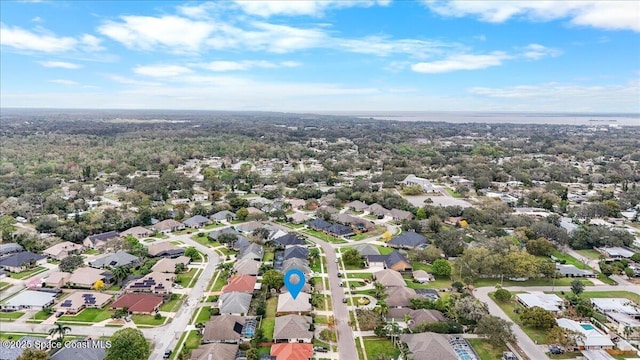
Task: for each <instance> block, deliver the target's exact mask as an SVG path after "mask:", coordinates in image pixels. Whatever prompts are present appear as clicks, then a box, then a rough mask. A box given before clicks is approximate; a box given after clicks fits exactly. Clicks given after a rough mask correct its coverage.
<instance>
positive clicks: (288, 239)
mask: <svg viewBox="0 0 640 360" xmlns="http://www.w3.org/2000/svg"><path fill="white" fill-rule="evenodd" d="M273 242H274V244H275V245H276V246H281V247H286V246H290V245H305V244H306V243H305V242H304V240H302V239H300V238H299V237H298V236H297V235H295V234H287V235H284V236H281V237H279V238H276V239H273Z"/></svg>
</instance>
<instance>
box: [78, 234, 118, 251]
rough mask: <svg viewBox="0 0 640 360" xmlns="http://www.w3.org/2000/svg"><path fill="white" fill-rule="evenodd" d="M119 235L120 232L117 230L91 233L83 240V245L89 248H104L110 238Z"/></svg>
mask: <svg viewBox="0 0 640 360" xmlns="http://www.w3.org/2000/svg"><path fill="white" fill-rule="evenodd" d="M119 237H120V234H119V233H118V232H117V231H109V232H105V233H101V234H95V235H89V236H87V237H86V238H85V239H84V241H82V245H84V247H85V248H89V249H102V248H104V247H105V246H106V245H107V242H108V241H109V240H113V239H117V238H119Z"/></svg>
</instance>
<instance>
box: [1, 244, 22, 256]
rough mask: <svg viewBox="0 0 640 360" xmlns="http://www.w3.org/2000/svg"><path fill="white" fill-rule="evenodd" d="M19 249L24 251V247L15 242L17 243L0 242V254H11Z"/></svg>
mask: <svg viewBox="0 0 640 360" xmlns="http://www.w3.org/2000/svg"><path fill="white" fill-rule="evenodd" d="M20 251H24V248H23V247H22V245H20V244H17V243H6V244H0V256H2V255H7V254H13V253H17V252H20Z"/></svg>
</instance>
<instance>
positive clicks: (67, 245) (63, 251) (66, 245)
mask: <svg viewBox="0 0 640 360" xmlns="http://www.w3.org/2000/svg"><path fill="white" fill-rule="evenodd" d="M83 250H84V246H82V245H80V244H75V243H72V242H71V241H64V242H61V243H59V244H55V245H53V246H50V247H48V248H47V249H45V250H44V251H42V253H43V254H44V255H47V256H48V257H50V258H51V259H55V260H62V259H64V258H66V257H67V256H69V255H73V254H79V253H81V252H82V251H83Z"/></svg>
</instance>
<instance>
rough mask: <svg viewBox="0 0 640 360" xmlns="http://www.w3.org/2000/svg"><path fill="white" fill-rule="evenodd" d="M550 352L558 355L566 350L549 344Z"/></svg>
mask: <svg viewBox="0 0 640 360" xmlns="http://www.w3.org/2000/svg"><path fill="white" fill-rule="evenodd" d="M549 352H550V353H552V354H553V355H558V354H562V353H563V352H564V351H562V349H561V348H560V347H559V346H556V345H549Z"/></svg>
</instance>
